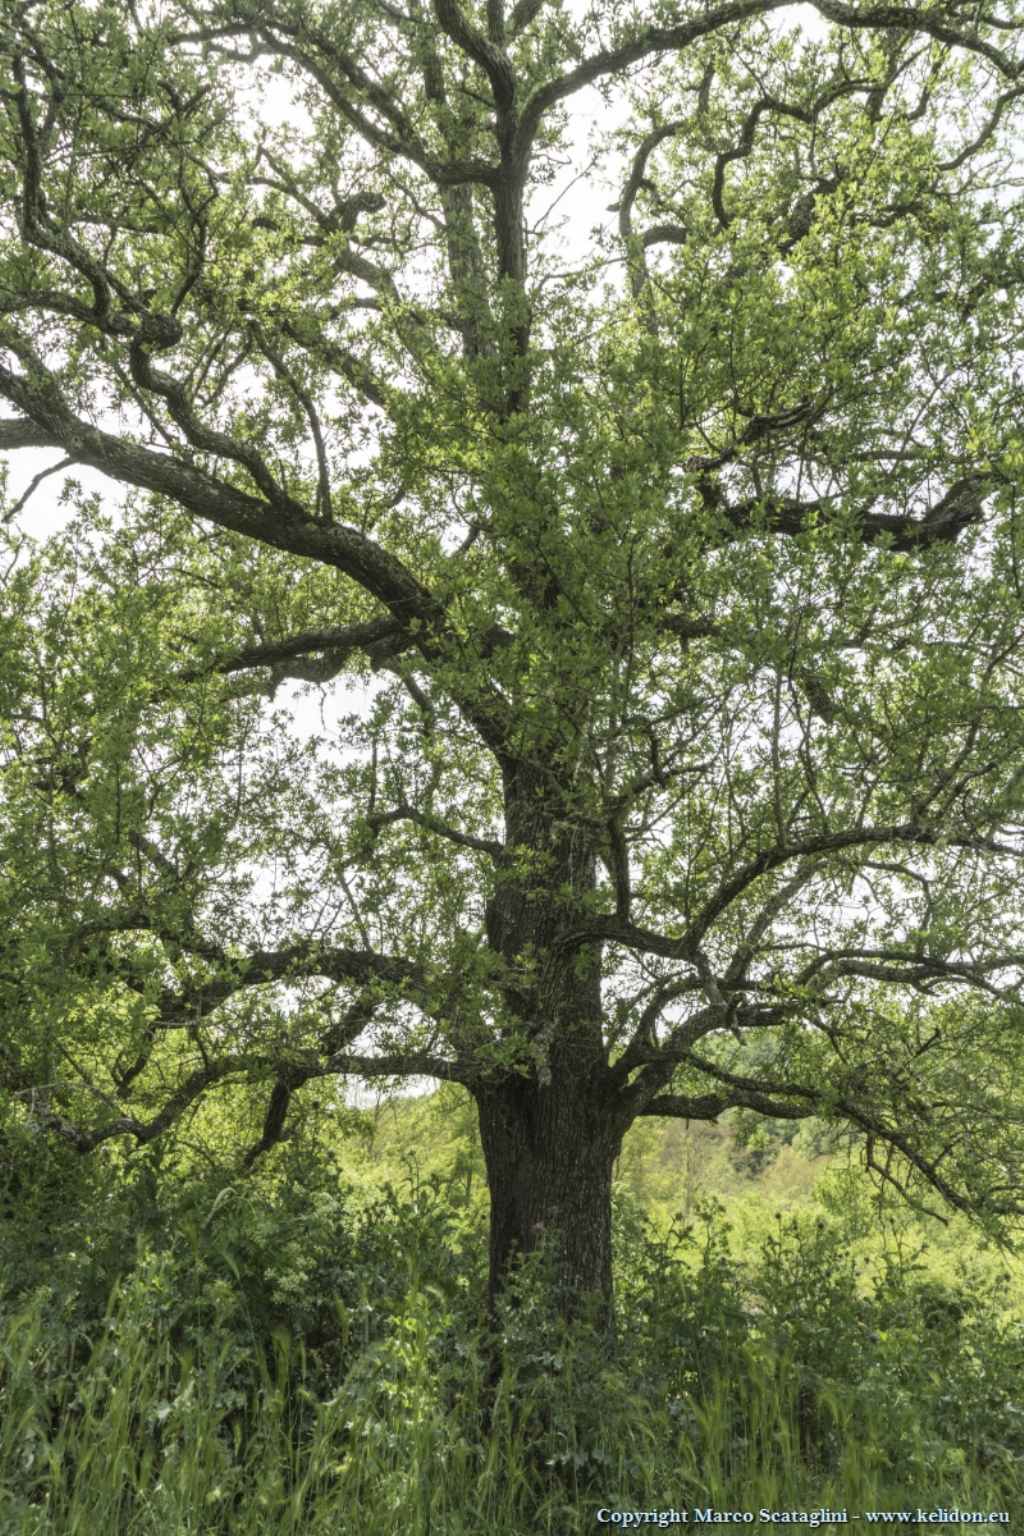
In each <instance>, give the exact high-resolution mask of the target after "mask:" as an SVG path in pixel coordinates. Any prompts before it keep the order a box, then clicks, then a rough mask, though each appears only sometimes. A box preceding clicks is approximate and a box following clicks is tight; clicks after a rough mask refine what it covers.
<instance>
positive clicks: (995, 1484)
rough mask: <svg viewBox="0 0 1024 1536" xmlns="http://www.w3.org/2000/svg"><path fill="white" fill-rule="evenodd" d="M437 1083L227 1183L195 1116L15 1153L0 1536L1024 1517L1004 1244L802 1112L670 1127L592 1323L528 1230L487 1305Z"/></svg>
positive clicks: (1019, 1338)
mask: <svg viewBox="0 0 1024 1536" xmlns="http://www.w3.org/2000/svg"><path fill="white" fill-rule="evenodd" d="M453 1098H454V1095H453V1093H452V1092H451V1091H447V1090H446V1091H442V1093H441V1094H440V1095H434V1096H431V1097H429V1098H426V1099H418V1100H407V1101H402V1102H400V1103H399V1104H398V1105H397V1106H388V1107H383V1108H378V1109H372V1110H371V1109H366V1110H363V1111H359V1112H354V1113H352V1114H351V1115H350V1116H349V1123H348V1125H347V1127H346V1128H345V1130H344V1132H343V1133H339V1132H338V1130H337V1128H336V1127H335V1128H334V1130H333V1132H328V1133H327V1134H324V1133H323V1131H321V1133H320V1134H319V1135H318V1136H317V1138H316V1139H315V1141H310V1142H307V1143H304V1144H302V1145H294V1144H288V1145H286V1146H283V1147H281V1148H279V1149H278V1151H277V1152H276V1153H275V1155H274V1158H273V1159H272V1160H271V1161H269V1162H268V1163H267V1165H266V1166H265V1167H264V1168H263V1169H262V1170H260V1172H259V1173H258V1174H257V1173H255V1172H254V1173H253V1174H252V1175H250V1176H248V1177H246V1178H244V1179H237V1178H233V1177H232V1176H231V1173H230V1170H226V1169H220V1170H218V1169H217V1167H216V1163H215V1160H210V1157H209V1153H210V1145H211V1142H210V1141H207V1139H206V1137H207V1135H210V1133H211V1132H212V1131H214V1130H215V1128H213V1127H206V1128H205V1134H204V1136H203V1138H202V1140H203V1143H204V1145H205V1149H206V1153H207V1159H206V1160H205V1161H200V1160H198V1159H197V1158H196V1157H195V1156H194V1155H193V1156H189V1155H188V1154H187V1153H183V1154H182V1155H181V1156H180V1157H179V1158H175V1159H172V1160H170V1161H169V1162H166V1163H164V1165H163V1166H160V1160H159V1158H154V1156H153V1154H152V1153H143V1154H142V1155H141V1157H140V1156H138V1155H137V1156H136V1157H134V1158H132V1159H129V1160H127V1162H126V1163H125V1165H124V1166H123V1167H122V1168H120V1169H119V1170H118V1171H117V1173H116V1175H114V1176H112V1175H111V1173H110V1171H109V1170H108V1171H107V1172H106V1174H105V1175H104V1176H103V1177H97V1175H96V1173H95V1171H94V1169H93V1167H92V1166H91V1165H90V1164H88V1163H83V1162H82V1161H81V1160H80V1159H77V1158H75V1157H74V1155H73V1154H70V1153H64V1154H60V1153H59V1152H58V1153H56V1154H55V1157H56V1162H55V1163H54V1164H51V1165H50V1166H49V1167H45V1166H42V1165H40V1163H39V1161H38V1159H36V1160H35V1161H34V1162H33V1165H32V1166H33V1168H34V1178H35V1180H36V1182H35V1183H34V1184H33V1185H32V1187H31V1191H30V1193H29V1192H28V1191H26V1189H25V1187H24V1186H23V1187H22V1192H21V1200H20V1201H19V1203H18V1205H17V1208H16V1210H15V1211H14V1214H12V1215H9V1216H8V1220H7V1223H6V1225H7V1228H8V1233H7V1240H6V1241H5V1243H4V1247H3V1261H2V1265H0V1285H2V1292H0V1294H2V1314H0V1396H2V1402H3V1408H4V1412H3V1415H2V1416H0V1500H2V1502H0V1529H3V1531H4V1533H5V1536H7V1533H8V1532H10V1533H11V1536H86V1533H92V1532H95V1531H97V1530H102V1531H104V1532H108V1533H110V1536H121V1533H122V1532H123V1533H126V1536H127V1533H139V1536H149V1533H152V1536H167V1533H174V1536H177V1533H179V1532H182V1533H184V1532H189V1533H193V1532H194V1533H202V1536H213V1533H220V1532H223V1533H225V1536H228V1533H231V1536H237V1533H239V1532H242V1533H246V1532H252V1533H256V1532H265V1531H267V1530H274V1531H275V1532H277V1531H281V1532H289V1533H294V1536H300V1533H302V1536H304V1533H307V1532H313V1533H317V1536H319V1533H323V1536H327V1533H328V1532H336V1531H337V1530H339V1529H344V1530H348V1529H353V1528H355V1527H356V1525H357V1524H358V1526H359V1527H361V1528H364V1529H366V1530H367V1531H369V1532H371V1533H374V1536H377V1533H379V1536H393V1533H394V1532H396V1531H399V1530H401V1531H403V1532H405V1531H408V1532H410V1533H413V1536H428V1533H434V1536H437V1533H444V1536H469V1533H479V1536H483V1533H485V1532H487V1533H498V1536H521V1533H525V1532H527V1531H530V1532H533V1531H550V1532H584V1531H590V1530H592V1529H594V1526H595V1517H596V1511H597V1510H598V1509H600V1508H605V1509H608V1508H612V1509H614V1508H623V1509H625V1508H630V1509H636V1508H651V1507H656V1508H667V1507H671V1506H675V1507H677V1508H692V1507H694V1506H700V1507H704V1506H706V1505H708V1504H712V1505H714V1506H716V1507H718V1508H720V1509H723V1508H741V1509H755V1510H756V1509H759V1508H761V1507H762V1506H764V1507H768V1508H774V1509H781V1508H796V1509H806V1510H811V1509H815V1508H818V1507H820V1506H822V1505H825V1506H828V1507H831V1508H833V1509H842V1508H844V1507H845V1508H847V1509H849V1510H851V1511H854V1512H856V1511H857V1510H858V1509H860V1510H863V1509H903V1508H906V1507H908V1506H911V1507H914V1508H916V1507H918V1506H919V1505H920V1504H921V1503H922V1501H924V1502H925V1503H927V1504H928V1505H929V1507H934V1505H935V1504H936V1503H938V1502H941V1503H943V1504H945V1505H946V1507H947V1508H949V1507H954V1506H956V1507H959V1508H963V1509H981V1508H985V1509H993V1510H994V1509H998V1510H1004V1509H1005V1510H1009V1511H1011V1512H1019V1511H1020V1510H1022V1509H1024V1396H1022V1392H1021V1381H1022V1380H1024V1271H1022V1269H1021V1266H1020V1265H1019V1263H1017V1262H1016V1261H1014V1260H1013V1259H1012V1258H1010V1257H1008V1256H1006V1255H1001V1254H1000V1253H999V1252H997V1251H996V1250H993V1249H991V1248H984V1247H981V1246H979V1244H978V1242H977V1240H976V1238H973V1237H971V1236H970V1235H969V1234H966V1233H965V1232H964V1231H963V1230H954V1231H949V1232H947V1231H945V1230H944V1229H943V1227H942V1226H941V1224H940V1223H937V1222H934V1221H932V1222H930V1223H926V1222H923V1221H922V1220H921V1219H920V1218H917V1217H914V1216H912V1215H910V1214H908V1213H907V1212H906V1211H904V1212H903V1213H902V1214H900V1213H897V1212H895V1211H893V1212H891V1213H890V1215H889V1217H888V1218H887V1219H884V1220H883V1219H881V1218H880V1214H879V1211H878V1209H877V1205H876V1202H875V1200H874V1198H873V1196H872V1192H871V1188H870V1185H869V1184H868V1183H867V1182H866V1181H865V1179H864V1177H863V1175H862V1173H859V1172H858V1171H857V1170H856V1169H851V1168H849V1167H848V1166H847V1163H846V1160H845V1158H844V1157H843V1156H842V1155H841V1154H836V1153H834V1152H833V1153H832V1154H831V1156H829V1155H827V1154H823V1153H822V1151H821V1148H820V1147H819V1146H817V1145H816V1144H815V1143H816V1139H817V1138H816V1137H815V1136H813V1135H809V1134H808V1132H807V1130H806V1129H805V1130H804V1131H802V1132H801V1133H800V1135H799V1136H798V1137H797V1138H796V1142H797V1144H796V1145H792V1144H789V1145H785V1144H782V1142H781V1139H780V1140H779V1141H777V1143H776V1145H775V1146H774V1147H768V1148H760V1149H756V1150H755V1151H754V1153H753V1154H752V1150H751V1148H750V1147H749V1146H744V1145H743V1144H742V1142H741V1141H740V1139H739V1138H738V1137H737V1136H736V1135H735V1134H734V1133H733V1130H732V1128H730V1127H728V1126H725V1125H723V1126H722V1127H721V1128H708V1127H693V1128H692V1130H691V1132H690V1133H689V1134H694V1135H695V1136H696V1137H697V1138H698V1139H699V1140H700V1141H701V1142H702V1143H704V1145H702V1146H701V1148H700V1149H699V1156H698V1157H697V1158H696V1159H690V1160H688V1157H687V1152H686V1149H685V1145H681V1143H685V1133H684V1132H683V1128H682V1127H677V1126H676V1125H674V1124H671V1125H668V1126H663V1127H660V1128H658V1127H651V1128H650V1131H648V1128H647V1127H644V1128H643V1136H642V1138H640V1141H641V1143H642V1144H639V1145H630V1144H629V1143H627V1147H626V1150H625V1152H624V1155H623V1158H622V1161H621V1163H620V1177H619V1178H618V1179H617V1181H616V1186H615V1196H614V1209H615V1235H616V1252H617V1255H618V1261H617V1266H616V1281H617V1318H616V1321H617V1328H616V1335H615V1339H614V1342H611V1343H610V1342H609V1340H608V1338H607V1335H606V1334H605V1333H604V1332H603V1331H601V1330H599V1329H597V1328H595V1327H593V1326H591V1325H589V1324H588V1323H587V1321H586V1320H585V1319H584V1320H578V1321H577V1322H576V1323H575V1324H574V1325H573V1326H572V1327H569V1326H568V1325H567V1324H566V1323H565V1321H564V1320H563V1319H561V1318H560V1317H559V1316H558V1313H557V1310H556V1309H555V1308H553V1307H552V1305H551V1293H550V1289H549V1287H548V1285H547V1283H546V1277H545V1275H544V1273H543V1262H544V1255H543V1253H542V1252H541V1253H539V1254H538V1255H537V1256H536V1258H535V1259H534V1260H533V1261H532V1262H531V1264H529V1265H527V1266H525V1267H524V1268H523V1269H522V1270H521V1271H520V1272H519V1274H518V1276H517V1279H516V1283H515V1294H514V1296H513V1297H510V1299H509V1304H508V1305H507V1306H506V1307H504V1308H503V1310H502V1311H501V1313H500V1315H499V1316H498V1318H497V1319H494V1320H489V1319H488V1315H487V1308H486V1262H485V1253H486V1249H485V1243H484V1237H485V1233H486V1199H485V1181H484V1178H483V1162H482V1155H481V1152H480V1148H479V1143H478V1140H477V1138H476V1136H475V1133H474V1131H473V1128H472V1119H471V1116H470V1115H469V1114H468V1113H467V1110H468V1105H460V1104H459V1103H458V1102H457V1101H456V1102H453ZM197 1129H198V1128H197ZM211 1139H212V1141H213V1142H214V1143H215V1140H216V1137H215V1135H214V1136H212V1138H211ZM709 1141H712V1142H715V1143H716V1145H715V1146H714V1147H709V1146H708V1145H707V1143H708V1142H709ZM801 1143H802V1144H801ZM197 1144H198V1138H197ZM22 1166H24V1165H22ZM695 1166H697V1167H699V1168H700V1169H702V1170H703V1172H702V1174H701V1176H700V1179H699V1180H698V1181H697V1183H696V1184H695V1183H693V1181H692V1170H693V1168H694V1167H695ZM688 1169H689V1170H690V1172H689V1173H688ZM688 1178H689V1179H690V1182H689V1183H688ZM27 1195H28V1198H26V1196H27ZM126 1234H130V1236H129V1239H128V1241H126Z"/></svg>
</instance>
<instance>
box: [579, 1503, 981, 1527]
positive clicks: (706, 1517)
mask: <svg viewBox="0 0 1024 1536" xmlns="http://www.w3.org/2000/svg"><path fill="white" fill-rule="evenodd" d="M854 1520H863V1521H865V1522H866V1523H867V1524H868V1525H1009V1523H1010V1514H1009V1511H1008V1510H1005V1509H986V1510H978V1509H946V1508H945V1507H944V1506H942V1505H939V1506H937V1507H936V1508H934V1509H920V1508H919V1509H866V1510H864V1511H863V1512H862V1513H859V1514H853V1515H851V1514H850V1513H849V1512H848V1511H847V1510H845V1509H826V1508H824V1507H822V1508H821V1509H714V1508H712V1507H710V1506H709V1507H708V1508H706V1509H698V1508H696V1507H695V1508H693V1509H603V1508H602V1509H599V1510H598V1511H597V1523H598V1525H614V1526H618V1528H619V1529H620V1530H635V1529H636V1528H637V1527H638V1526H641V1525H657V1526H668V1525H754V1524H758V1525H805V1526H808V1527H809V1528H810V1529H817V1528H818V1527H820V1526H829V1525H848V1524H850V1522H851V1521H854Z"/></svg>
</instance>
